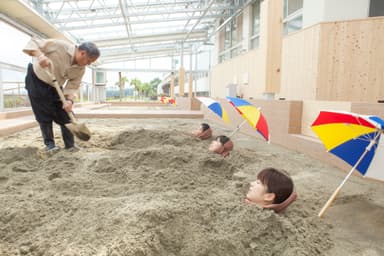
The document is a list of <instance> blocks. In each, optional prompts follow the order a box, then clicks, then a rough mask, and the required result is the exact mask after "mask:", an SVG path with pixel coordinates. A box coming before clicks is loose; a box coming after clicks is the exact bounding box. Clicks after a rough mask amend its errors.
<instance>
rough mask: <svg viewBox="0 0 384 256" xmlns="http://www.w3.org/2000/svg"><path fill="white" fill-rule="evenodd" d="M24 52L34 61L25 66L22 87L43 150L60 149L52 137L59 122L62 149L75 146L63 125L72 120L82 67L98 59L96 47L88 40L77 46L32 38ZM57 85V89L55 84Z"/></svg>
mask: <svg viewBox="0 0 384 256" xmlns="http://www.w3.org/2000/svg"><path fill="white" fill-rule="evenodd" d="M23 52H24V53H26V54H28V55H30V56H33V57H34V58H33V64H32V63H29V65H28V70H27V75H26V78H25V88H26V89H27V91H28V96H29V99H30V102H31V106H32V110H33V113H34V115H35V118H36V120H37V122H38V123H39V125H40V129H41V133H42V135H43V139H44V144H45V146H46V148H45V150H46V151H47V152H55V151H57V150H59V147H57V146H56V144H55V140H54V135H53V127H52V124H53V122H55V123H57V124H58V125H60V128H61V133H62V136H63V140H64V145H65V148H66V149H76V145H75V142H74V136H73V134H72V132H73V131H72V132H71V131H70V130H69V129H68V128H67V127H66V124H69V123H71V120H72V119H71V118H70V117H71V115H72V107H73V99H74V97H75V94H76V93H77V91H78V89H79V87H80V83H81V79H82V77H83V75H84V73H85V66H86V65H89V64H91V63H92V62H94V61H96V60H97V58H98V57H99V56H100V51H99V49H98V48H97V47H96V45H95V44H94V43H90V42H86V43H82V44H81V45H79V46H76V45H73V44H70V43H68V42H66V41H62V40H58V39H46V40H44V39H38V38H32V39H31V40H30V41H29V42H28V44H27V45H26V46H25V47H24V49H23ZM57 84H58V86H59V87H57V88H58V90H57V89H56V88H55V87H54V86H55V85H57ZM64 84H65V88H64V89H63V85H64ZM61 90H62V91H61ZM60 96H63V97H60ZM72 116H73V115H72ZM88 139H89V137H88Z"/></svg>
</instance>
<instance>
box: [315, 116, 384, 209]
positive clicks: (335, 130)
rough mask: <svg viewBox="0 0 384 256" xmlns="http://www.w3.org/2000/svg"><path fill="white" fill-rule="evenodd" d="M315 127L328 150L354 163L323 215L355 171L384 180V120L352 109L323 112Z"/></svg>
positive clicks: (327, 204) (351, 163) (349, 162)
mask: <svg viewBox="0 0 384 256" xmlns="http://www.w3.org/2000/svg"><path fill="white" fill-rule="evenodd" d="M311 128H312V130H313V131H314V132H315V133H316V134H317V136H318V137H319V138H320V140H321V141H322V142H323V144H324V146H325V148H326V149H327V150H328V152H330V153H332V154H334V155H335V156H337V157H339V158H340V159H342V160H344V161H345V162H347V163H348V164H350V165H351V166H353V168H352V169H351V171H350V172H349V173H348V175H347V176H346V178H345V179H344V181H343V182H342V183H341V184H340V186H339V187H338V188H337V189H336V191H335V192H334V194H333V195H332V196H331V198H330V199H329V200H328V202H327V203H326V205H325V206H324V207H323V209H322V210H321V211H320V213H319V216H320V217H321V216H322V215H323V214H324V212H325V210H326V209H327V208H328V207H329V206H330V204H331V203H332V201H333V200H334V199H335V197H336V196H337V194H338V193H339V191H340V189H341V187H342V186H343V185H344V183H345V182H346V180H347V179H348V178H349V177H350V176H351V174H352V173H353V172H354V170H357V171H358V172H360V173H361V174H362V175H364V176H366V177H370V178H374V179H379V180H384V143H383V142H382V140H380V137H381V135H382V133H383V131H384V130H383V129H384V120H382V119H381V118H379V117H377V116H369V115H359V114H355V113H350V112H340V111H321V112H320V114H319V115H318V117H317V118H316V120H315V121H314V122H313V124H312V125H311Z"/></svg>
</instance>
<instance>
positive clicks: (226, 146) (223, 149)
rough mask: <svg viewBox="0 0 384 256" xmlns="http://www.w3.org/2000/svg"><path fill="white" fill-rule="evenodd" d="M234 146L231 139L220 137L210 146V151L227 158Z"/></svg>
mask: <svg viewBox="0 0 384 256" xmlns="http://www.w3.org/2000/svg"><path fill="white" fill-rule="evenodd" d="M233 146H234V145H233V142H232V141H231V139H230V138H229V137H227V136H225V135H220V136H217V137H216V139H215V140H214V141H212V143H211V145H209V151H211V152H214V153H217V154H220V155H222V156H224V157H227V156H228V155H229V152H230V151H232V150H233Z"/></svg>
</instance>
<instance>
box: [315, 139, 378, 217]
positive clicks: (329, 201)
mask: <svg viewBox="0 0 384 256" xmlns="http://www.w3.org/2000/svg"><path fill="white" fill-rule="evenodd" d="M379 136H380V132H378V133H377V134H376V135H375V138H374V139H373V140H371V141H370V142H369V145H368V146H367V147H366V148H365V151H364V153H363V154H362V155H361V156H360V158H359V160H357V162H356V164H355V165H354V166H353V167H352V169H351V170H350V171H349V173H348V175H347V176H346V177H345V178H344V180H343V181H342V182H341V183H340V185H339V186H338V187H337V189H336V190H335V192H333V194H332V195H331V197H330V198H329V199H328V201H327V202H326V203H325V205H324V206H323V208H322V209H321V211H320V212H319V215H318V216H319V217H320V218H321V217H323V215H324V213H325V211H326V210H327V209H328V208H329V207H330V206H331V204H332V202H333V201H334V200H335V198H336V196H337V195H338V194H339V192H340V190H341V188H342V187H343V186H344V184H345V182H346V181H347V180H348V179H349V177H351V175H352V173H353V171H354V170H356V167H357V166H358V165H359V164H360V162H361V161H362V160H363V158H364V157H365V155H366V154H367V153H368V151H370V150H371V148H372V147H373V146H374V145H375V144H376V143H377V139H378V137H379Z"/></svg>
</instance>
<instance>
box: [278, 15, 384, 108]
mask: <svg viewBox="0 0 384 256" xmlns="http://www.w3.org/2000/svg"><path fill="white" fill-rule="evenodd" d="M383 42H384V17H377V18H369V19H364V20H352V21H344V22H331V23H320V24H317V25H314V26H312V27H309V28H306V29H303V30H301V31H298V32H295V33H293V34H290V35H288V36H286V37H284V39H283V52H282V79H281V91H280V94H279V95H278V97H280V98H286V99H289V100H321V101H350V102H370V103H375V102H377V101H378V100H383V99H384V86H383V84H384V69H383V65H382V61H383V59H384V47H383Z"/></svg>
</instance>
